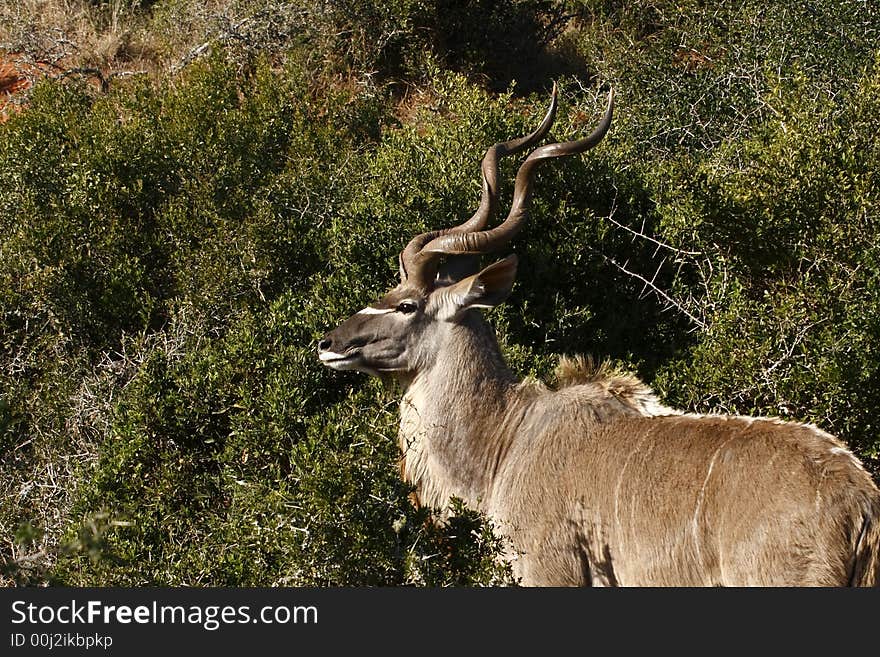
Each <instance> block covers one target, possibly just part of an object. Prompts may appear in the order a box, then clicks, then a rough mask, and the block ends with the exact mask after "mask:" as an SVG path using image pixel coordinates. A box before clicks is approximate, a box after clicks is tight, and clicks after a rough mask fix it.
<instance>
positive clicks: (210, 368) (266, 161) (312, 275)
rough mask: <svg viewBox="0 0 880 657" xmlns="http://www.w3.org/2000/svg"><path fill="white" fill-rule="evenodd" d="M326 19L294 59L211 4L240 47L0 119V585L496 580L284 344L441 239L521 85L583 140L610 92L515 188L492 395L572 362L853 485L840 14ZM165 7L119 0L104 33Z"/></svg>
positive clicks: (869, 32)
mask: <svg viewBox="0 0 880 657" xmlns="http://www.w3.org/2000/svg"><path fill="white" fill-rule="evenodd" d="M148 4H149V6H148ZM326 5H327V7H328V8H329V11H328V12H327V15H326V16H323V17H322V19H321V20H322V21H326V22H325V23H316V22H312V23H309V25H308V28H306V27H303V28H302V29H300V28H299V27H297V25H299V24H298V23H297V22H296V20H299V18H302V16H305V15H306V14H303V13H302V12H307V11H312V10H314V7H313V6H312V5H308V4H306V3H271V2H267V1H265V2H264V1H261V2H237V3H229V4H228V6H225V5H224V11H225V13H223V16H226V17H227V18H230V17H235V16H251V17H252V18H253V20H251V22H248V23H245V24H242V25H241V26H240V30H239V33H237V34H239V36H240V37H242V38H241V39H238V44H237V45H236V44H233V43H231V41H235V40H236V39H231V38H225V39H221V38H219V37H217V40H216V42H215V45H218V46H220V45H224V44H225V46H226V49H225V50H224V49H223V48H215V49H214V53H213V54H212V55H202V54H200V56H198V57H193V58H192V59H191V61H189V60H188V63H187V64H186V65H185V66H183V67H182V68H181V69H180V70H179V71H178V72H176V73H175V74H173V75H172V74H168V75H167V76H166V77H161V78H159V79H158V80H154V79H152V78H149V77H148V76H133V77H131V78H129V79H118V80H115V81H114V82H113V83H112V84H111V85H110V88H109V91H108V92H107V93H99V92H97V91H96V90H95V89H93V88H91V87H87V86H85V85H82V84H79V83H77V81H76V79H75V78H66V79H65V80H63V81H54V82H53V81H46V82H44V83H42V84H40V85H37V87H35V89H34V90H33V92H32V94H31V96H30V97H29V107H28V108H27V110H26V111H23V112H21V113H19V114H17V115H15V116H13V117H11V118H10V120H8V121H7V122H6V123H3V124H2V125H0V463H2V473H3V476H2V478H0V526H2V527H3V528H4V529H5V528H8V529H9V534H10V535H11V540H7V541H4V542H3V544H2V547H0V557H2V559H3V561H4V563H5V567H4V572H5V573H6V576H7V578H8V580H9V581H18V582H23V583H42V582H55V583H60V584H75V585H95V584H97V585H100V584H129V585H137V584H228V585H245V584H248V585H262V584H294V585H296V584H300V585H303V584H306V585H334V584H337V585H338V584H345V585H365V584H370V585H372V584H427V585H447V584H475V583H477V584H491V583H499V582H507V581H509V579H510V573H509V572H508V571H507V570H506V568H504V567H503V566H500V565H498V563H497V560H496V557H497V556H498V555H499V554H500V553H501V551H502V550H503V545H502V543H501V542H500V541H499V540H498V539H497V538H496V537H495V536H494V535H493V533H492V527H491V525H490V523H488V522H487V520H486V519H485V518H483V517H481V516H480V515H479V514H475V513H473V512H470V511H467V510H465V509H463V508H461V507H460V506H459V507H458V514H457V515H456V516H455V517H454V519H453V520H452V521H451V522H450V523H448V524H446V525H433V524H431V523H429V522H426V520H427V518H428V513H429V511H428V510H424V509H422V510H417V509H415V508H413V507H412V505H411V504H410V503H409V501H408V499H407V495H408V493H409V492H410V491H409V490H408V488H407V486H406V485H405V484H403V483H402V482H401V481H400V478H399V476H398V472H397V458H398V453H397V446H396V437H395V436H396V418H397V409H396V401H395V400H396V398H397V391H396V390H394V389H393V388H392V387H389V388H386V387H384V386H383V384H381V383H380V382H378V381H374V380H367V379H366V377H362V376H360V375H340V374H336V373H332V372H329V371H327V370H326V369H324V368H323V367H321V366H320V364H319V363H318V362H317V360H316V358H315V357H314V353H313V351H314V348H313V345H314V342H315V340H316V339H317V338H318V337H319V336H320V335H322V333H323V332H324V331H325V330H326V329H327V328H328V327H331V326H333V325H334V324H335V323H336V322H338V321H339V320H340V319H342V318H344V317H345V316H347V315H348V314H349V313H350V312H351V311H352V310H353V309H355V308H359V307H362V306H363V305H364V304H366V303H368V302H369V301H371V300H372V299H373V298H374V297H375V296H376V295H378V294H379V293H380V292H381V291H383V290H384V289H386V288H387V287H389V286H390V285H392V284H393V282H394V278H395V273H396V268H397V263H396V255H397V252H398V251H399V250H400V249H401V248H402V246H403V245H404V244H405V243H406V240H407V239H408V238H409V237H410V236H411V235H412V234H413V233H415V232H420V231H422V230H425V229H427V228H433V227H437V226H443V225H449V224H451V223H453V222H454V221H456V220H460V219H461V218H463V217H465V216H467V215H468V214H469V213H470V212H471V211H472V210H473V208H474V206H475V205H476V203H477V200H478V198H479V177H478V175H479V174H478V172H479V160H480V157H481V156H482V153H483V152H484V150H485V148H486V147H487V146H488V145H490V144H491V143H493V142H495V141H499V140H503V139H507V138H509V137H510V136H512V135H516V134H522V133H524V132H526V131H528V130H530V129H531V127H533V126H534V125H535V123H536V122H537V121H538V120H539V118H540V116H541V115H542V113H543V111H544V107H545V104H546V102H547V98H546V94H543V93H540V94H536V95H529V94H527V93H525V92H526V91H528V90H529V89H531V88H537V89H541V88H545V87H546V86H547V84H546V83H547V81H548V80H549V78H550V76H551V74H552V75H557V76H559V80H560V83H561V100H562V102H561V111H560V116H559V118H558V120H557V125H556V127H555V128H554V131H553V137H554V138H556V139H565V138H569V137H572V136H575V135H577V134H582V133H583V132H585V131H586V130H589V129H591V128H592V124H593V123H594V122H595V120H596V117H597V116H598V115H599V114H600V112H601V110H602V108H603V106H604V94H605V91H606V90H607V86H608V85H609V84H610V85H613V86H614V88H615V90H616V92H617V97H618V105H617V114H616V118H615V124H614V127H613V130H612V132H611V133H610V134H609V136H608V137H607V138H606V140H605V141H604V142H603V143H602V145H601V146H600V147H599V148H597V149H596V150H595V151H593V152H591V153H590V154H589V155H588V156H586V157H583V158H575V159H572V160H567V161H565V163H557V164H556V165H553V166H549V167H547V168H546V169H544V170H542V171H541V173H539V176H538V186H537V187H538V189H537V192H536V195H535V199H534V213H533V216H532V218H531V220H530V223H529V225H528V226H527V227H526V229H525V230H524V231H523V233H522V235H521V237H520V238H519V239H518V240H517V242H516V243H515V244H514V245H513V246H512V247H511V248H512V249H513V250H514V251H516V252H517V253H518V255H519V256H520V258H521V262H522V265H521V267H520V276H519V281H518V284H517V286H516V288H515V290H514V294H513V295H512V296H511V298H510V300H509V301H508V303H507V304H505V305H504V306H502V307H501V308H499V309H497V310H494V311H492V313H491V315H492V320H493V323H494V324H495V325H496V327H497V328H498V332H499V337H500V339H501V342H502V345H503V349H504V351H505V353H506V355H507V357H508V359H509V360H510V362H511V363H512V365H513V366H514V368H515V369H517V371H519V372H520V373H521V374H523V375H536V376H545V375H547V374H548V373H549V372H550V370H551V369H552V367H553V365H554V364H555V358H556V354H559V353H576V352H587V353H592V354H593V355H595V356H597V357H600V358H611V359H613V360H616V361H619V362H620V363H622V364H624V365H626V366H628V367H630V368H631V369H634V370H637V371H638V372H639V373H640V374H641V375H642V376H643V377H644V378H645V379H646V380H647V381H648V382H650V383H651V384H652V385H653V386H654V387H655V388H656V389H657V390H658V391H659V393H660V394H661V396H662V397H663V399H664V400H665V401H666V402H668V403H671V404H674V405H677V406H679V407H682V408H686V409H689V410H698V411H703V412H705V411H729V412H737V413H762V414H772V415H777V416H782V417H785V418H790V419H797V420H802V421H812V422H816V423H817V424H819V425H820V426H821V427H822V428H825V429H828V430H831V431H833V432H835V433H837V434H838V435H840V436H841V437H842V438H843V439H845V440H846V441H847V442H848V443H849V444H850V445H852V446H853V447H854V448H855V449H856V451H857V452H858V453H859V454H860V455H861V456H862V457H864V458H866V459H868V460H869V461H868V462H869V463H871V462H872V461H870V459H871V458H872V457H877V456H878V455H880V454H878V451H880V439H878V435H877V427H876V422H875V421H874V420H873V411H874V409H875V408H876V407H877V405H878V401H880V370H878V363H880V353H878V344H880V340H878V337H880V324H878V317H880V284H878V281H880V258H878V244H877V240H876V235H877V231H878V226H877V221H876V217H877V213H878V209H880V208H878V205H880V192H878V187H877V181H876V175H875V172H874V162H876V161H877V158H878V156H880V146H878V136H877V135H878V134H880V69H878V66H877V62H878V59H877V58H878V56H880V53H878V52H876V46H875V45H874V44H876V43H877V40H876V37H877V29H878V28H877V27H876V25H878V22H877V21H875V20H870V19H871V12H874V11H875V9H874V8H873V7H872V6H870V4H869V5H865V3H859V2H842V3H835V4H833V5H831V6H827V7H818V6H817V7H814V6H813V4H812V3H809V2H797V3H794V4H791V3H786V4H782V3H779V4H776V3H771V2H758V0H750V1H749V2H746V3H745V4H743V3H728V2H721V3H716V5H713V8H712V10H711V11H709V10H706V9H704V8H703V6H702V5H703V3H697V2H676V3H664V2H650V3H644V2H627V3H620V2H531V1H529V2H516V3H492V2H472V3H463V4H461V5H460V4H456V3H451V4H450V3H442V2H429V1H427V0H425V1H421V2H415V1H413V2H399V3H391V4H386V5H383V6H381V7H376V6H373V5H369V6H367V4H365V3H358V2H350V3H326ZM190 7H191V5H190V4H189V3H187V2H184V1H183V0H178V1H176V2H171V1H168V2H161V1H160V2H155V3H144V4H143V7H142V9H141V10H140V11H142V12H146V13H141V14H138V18H139V21H140V22H139V25H141V26H149V25H151V24H152V25H157V26H161V25H164V26H168V25H171V24H172V23H173V21H172V19H174V18H175V17H180V16H183V15H184V14H186V11H189V9H188V8H190ZM272 9H277V10H278V12H276V14H274V16H276V18H273V19H272V20H273V21H274V22H271V21H270V22H268V23H267V22H265V21H264V22H260V21H261V20H263V19H265V20H269V19H268V18H267V17H268V16H269V14H267V13H266V12H267V11H268V10H272ZM242 12H243V13H242ZM261 12H262V13H261ZM284 12H287V13H284ZM297 12H299V13H297ZM221 13H222V12H221ZM284 16H286V17H287V18H289V19H290V20H289V21H288V22H286V23H283V24H282V23H280V22H279V21H281V19H282V18H283V17H284ZM297 17H299V18H297ZM215 18H217V16H215ZM294 19H296V20H294ZM218 20H219V18H218ZM230 20H231V18H230ZM285 20H286V19H285ZM151 21H152V23H151ZM221 23H222V21H221ZM221 23H213V24H212V25H213V26H214V27H212V28H211V30H213V32H211V34H214V35H215V37H216V36H217V35H222V34H226V35H227V37H228V35H229V34H231V32H230V31H229V29H226V28H229V25H233V26H234V25H239V23H238V22H236V21H232V22H231V23H230V21H227V23H226V28H222V25H221ZM187 25H190V27H192V26H193V25H194V24H187ZM218 25H219V26H220V27H218ZM243 25H248V26H250V28H249V29H252V30H254V31H252V32H248V33H247V34H245V33H243V32H241V30H243V29H244V27H243ZM329 25H332V26H334V27H333V29H332V30H331V29H329V28H328V29H324V28H325V27H326V26H329ZM261 26H262V27H261ZM481 26H482V27H481ZM524 26H525V27H524ZM258 28H259V29H258ZM263 28H265V29H263ZM269 28H271V29H269ZM282 28H283V29H282ZM181 29H183V28H181ZM187 29H189V28H187ZM192 29H193V32H194V33H196V32H198V30H197V29H196V28H195V27H192ZM223 29H226V32H223ZM237 29H238V28H237ZM486 29H488V30H489V36H490V38H488V39H487V40H484V41H481V40H480V39H479V38H478V37H479V35H480V30H486ZM514 29H521V30H522V31H523V32H522V33H523V34H524V35H526V36H528V37H529V38H528V39H525V40H524V41H522V42H519V41H516V40H512V41H505V38H504V35H505V34H508V33H509V32H510V31H511V30H514ZM218 30H219V31H218ZM260 30H262V31H260ZM273 30H274V31H273ZM817 35H823V37H822V38H821V39H819V38H818V36H817ZM203 36H204V33H202V36H199V37H198V38H197V39H195V41H192V42H190V43H188V45H187V47H186V48H184V51H183V52H177V53H176V55H175V57H174V58H173V59H174V60H175V61H176V62H180V61H183V60H184V59H186V55H187V53H191V52H192V51H191V50H190V48H189V46H190V45H192V43H197V42H198V40H199V39H201V38H202V37H203ZM331 36H332V38H331ZM245 37H247V38H245ZM157 38H158V37H157ZM169 39H170V37H169ZM181 39H182V37H181ZM248 39H250V41H248ZM184 41H185V39H184ZM171 42H173V39H170V40H169V43H171ZM496 42H497V43H506V44H507V49H505V48H504V47H500V46H497V43H496ZM527 42H528V44H530V45H528V48H526V45H525V44H526V43H527ZM267 44H271V47H269V45H267ZM264 46H265V47H264ZM496 46H497V47H496ZM169 47H170V46H169ZM242 48H244V50H245V51H246V52H244V54H242V52H243V51H242ZM529 48H530V49H531V50H529ZM532 55H535V57H537V59H534V60H529V61H524V60H525V59H529V58H530V57H532ZM175 70H176V69H175ZM514 79H515V80H516V81H517V84H513V80H514ZM499 89H501V90H502V91H500V92H499ZM401 90H403V91H404V93H401ZM516 166H517V162H508V161H505V162H504V163H503V166H502V171H503V176H502V178H503V180H504V182H503V185H502V190H501V193H502V197H503V198H504V199H508V198H509V195H510V192H511V180H512V178H513V174H514V172H515V168H516Z"/></svg>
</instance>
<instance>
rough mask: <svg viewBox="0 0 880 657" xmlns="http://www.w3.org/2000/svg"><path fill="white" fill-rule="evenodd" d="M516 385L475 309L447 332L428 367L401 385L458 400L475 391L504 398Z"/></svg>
mask: <svg viewBox="0 0 880 657" xmlns="http://www.w3.org/2000/svg"><path fill="white" fill-rule="evenodd" d="M516 382H517V378H516V376H515V375H514V374H513V372H512V371H511V370H510V368H509V367H508V366H507V363H506V362H505V361H504V357H503V356H502V355H501V348H500V347H499V346H498V340H497V338H496V337H495V331H494V330H493V329H492V327H491V326H490V325H489V324H488V322H486V320H485V319H483V316H482V315H481V314H480V312H479V311H478V310H467V311H465V315H464V317H462V318H460V319H459V321H458V322H457V323H456V324H454V325H452V326H451V327H450V330H449V331H448V332H446V334H445V335H444V337H443V340H442V342H441V344H439V345H438V346H437V351H436V353H435V354H434V358H433V361H432V362H431V364H430V365H428V366H427V367H425V368H424V369H422V370H421V371H419V372H415V373H413V375H412V376H411V377H410V378H408V380H406V381H403V384H404V390H407V391H408V390H409V389H411V388H412V387H414V386H415V387H416V388H418V389H422V388H430V389H432V390H438V391H439V390H445V391H449V392H450V393H454V394H455V395H456V396H458V397H459V398H461V396H462V395H465V394H466V393H469V392H474V393H476V392H478V391H481V392H483V393H484V394H488V395H490V396H492V395H493V393H497V394H501V395H505V394H506V393H507V391H508V390H509V389H510V387H511V386H512V385H514V384H516ZM475 401H479V400H478V399H475ZM486 401H490V400H486Z"/></svg>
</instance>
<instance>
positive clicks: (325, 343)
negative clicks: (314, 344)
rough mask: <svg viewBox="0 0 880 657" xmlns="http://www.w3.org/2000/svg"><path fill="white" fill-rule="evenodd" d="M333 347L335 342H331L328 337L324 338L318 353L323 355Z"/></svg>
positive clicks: (319, 344)
mask: <svg viewBox="0 0 880 657" xmlns="http://www.w3.org/2000/svg"><path fill="white" fill-rule="evenodd" d="M332 346H333V340H331V339H330V338H328V337H327V336H324V337H323V338H321V340H320V341H319V342H318V353H321V352H323V351H330V347H332Z"/></svg>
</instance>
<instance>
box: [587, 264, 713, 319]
mask: <svg viewBox="0 0 880 657" xmlns="http://www.w3.org/2000/svg"><path fill="white" fill-rule="evenodd" d="M602 257H603V258H604V259H605V260H606V261H607V262H610V263H611V264H612V265H614V266H615V267H617V268H618V269H619V270H620V271H622V272H623V273H624V274H626V275H627V276H631V277H632V278H635V279H637V280H639V281H641V282H642V283H643V284H644V285H645V288H650V289H651V291H652V292H654V293H655V294H656V295H657V296H659V297H660V298H662V299H663V300H664V301H665V302H666V303H668V304H669V306H670V307H672V308H674V309H675V310H677V311H678V312H680V313H681V314H682V315H684V316H685V317H687V318H688V319H689V320H691V322H693V323H694V324H695V325H696V326H697V327H698V328H700V329H702V330H704V331H705V330H706V328H707V325H706V323H705V322H704V321H703V320H701V319H699V318H698V317H696V316H695V315H694V314H693V313H691V312H689V311H688V310H687V308H685V307H684V305H682V304H681V303H679V302H678V301H676V300H675V299H673V298H672V297H671V296H669V295H668V294H667V293H666V292H665V291H663V290H662V289H660V288H659V287H657V285H656V284H655V283H654V281H653V280H648V279H647V278H645V277H644V276H642V275H641V274H637V273H636V272H634V271H630V270H629V269H627V268H626V265H621V264H620V263H618V262H617V261H616V260H614V258H611V257H609V256H607V255H605V254H604V253H603V254H602ZM662 266H663V263H660V267H662ZM660 267H658V268H657V272H656V273H655V274H654V279H656V278H657V274H658V273H659V271H660Z"/></svg>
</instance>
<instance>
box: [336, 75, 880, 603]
mask: <svg viewBox="0 0 880 657" xmlns="http://www.w3.org/2000/svg"><path fill="white" fill-rule="evenodd" d="M556 102H557V99H556V89H555V86H554V91H553V95H552V99H551V103H550V109H549V110H548V112H547V115H546V116H545V118H544V120H543V121H542V122H541V125H540V126H539V127H538V128H537V129H536V130H535V131H534V132H533V133H531V134H529V135H526V136H525V137H520V138H518V139H513V140H510V141H507V142H502V143H498V144H495V145H493V146H491V147H490V148H489V149H488V150H487V152H486V155H485V156H484V158H483V162H482V173H483V195H482V199H481V201H480V205H479V207H478V209H477V211H476V212H475V214H474V215H473V216H472V217H471V218H470V219H468V220H467V221H465V222H463V223H461V224H459V225H457V226H453V227H451V228H446V229H441V230H433V231H429V232H427V233H422V234H420V235H417V236H415V237H413V238H412V239H411V240H410V242H409V243H408V244H407V245H406V247H405V248H404V249H403V251H402V252H401V254H400V278H401V282H400V284H399V285H398V286H397V287H396V288H394V289H393V290H391V291H390V292H389V293H388V294H386V295H385V296H384V297H383V298H381V299H380V300H379V301H377V302H376V303H374V304H372V305H371V306H368V307H367V308H364V309H363V310H361V311H359V312H358V313H356V314H355V315H353V316H352V317H350V318H349V319H348V320H346V321H345V322H343V323H342V324H341V325H340V326H339V327H337V328H336V329H334V330H333V331H330V332H329V333H328V334H327V335H325V336H324V338H323V339H322V340H321V341H320V343H319V345H318V354H319V358H320V359H321V361H322V362H324V363H325V364H326V365H327V366H328V367H332V368H334V369H337V370H358V371H362V372H367V373H370V374H373V375H380V376H391V377H394V378H396V379H397V380H399V381H400V383H401V384H402V386H403V389H404V394H403V398H402V400H401V406H400V412H401V423H400V431H399V439H400V447H401V451H402V467H401V472H402V473H403V475H404V477H405V478H406V479H407V480H408V481H410V482H411V483H412V484H413V485H414V486H415V488H416V493H417V495H418V496H419V497H420V498H421V500H422V501H423V502H424V503H425V504H428V505H430V506H432V507H443V506H444V505H446V504H448V501H449V498H450V496H456V497H459V498H461V499H463V500H464V501H465V503H467V504H468V505H470V506H472V507H474V508H477V509H479V510H482V511H484V512H485V513H487V514H488V515H489V516H490V517H491V518H492V519H493V520H494V521H495V523H496V526H497V527H498V529H499V530H500V532H501V533H502V534H504V535H505V536H507V537H508V538H509V539H510V543H511V550H510V552H509V554H507V555H506V557H507V558H508V559H509V560H510V561H511V563H512V564H513V568H514V572H515V574H516V575H517V576H518V577H519V578H520V581H521V582H522V583H523V584H527V585H606V586H609V585H654V586H656V585H687V586H695V585H734V586H742V585H755V584H757V585H788V586H791V585H874V586H878V585H880V491H878V489H877V486H876V484H875V483H874V482H873V481H872V480H871V477H870V475H869V474H868V473H867V472H866V471H865V469H864V468H863V467H862V465H861V463H860V462H859V461H858V459H856V458H855V456H853V454H852V453H851V452H850V451H849V450H848V449H847V448H846V446H845V445H844V444H843V443H842V442H840V441H839V440H837V439H836V438H834V437H833V436H831V435H830V434H827V433H825V432H824V431H821V430H820V429H818V428H817V427H814V426H812V425H807V424H800V423H796V422H785V421H782V420H779V419H777V418H758V417H746V416H727V415H698V414H694V413H684V412H681V411H677V410H675V409H672V408H669V407H666V406H664V405H663V404H661V403H660V402H659V400H658V399H657V397H656V396H655V395H654V393H653V392H652V391H651V389H650V388H649V387H648V386H647V385H645V384H644V383H643V382H642V381H640V380H639V379H638V378H636V377H635V376H633V375H631V374H627V373H624V372H620V371H617V370H616V369H614V368H613V367H611V366H610V365H608V364H607V363H600V364H597V363H596V362H594V361H593V360H592V359H590V358H588V357H583V356H575V357H562V358H561V359H560V362H559V365H558V367H557V368H556V372H555V377H554V380H553V381H551V383H550V385H547V384H545V383H542V382H540V381H535V380H530V379H527V380H525V381H520V380H518V379H517V377H516V376H514V374H513V373H512V372H511V371H510V369H509V368H508V367H507V365H506V364H505V363H504V359H503V358H502V356H501V351H500V348H499V346H498V343H497V340H496V339H495V336H494V333H493V331H492V329H491V327H490V326H489V325H488V323H487V322H486V321H485V319H484V318H483V317H482V315H481V314H480V312H479V310H478V309H479V308H484V307H491V306H494V305H497V304H499V303H501V302H503V301H504V299H505V298H506V297H507V295H508V294H509V292H510V289H511V287H512V286H513V281H514V278H515V274H516V266H517V261H516V257H515V256H508V257H507V258H504V259H502V260H500V261H497V262H495V263H493V264H491V265H489V266H487V267H485V268H484V269H482V270H480V269H479V257H480V256H481V255H483V254H488V253H491V252H494V251H498V250H500V249H502V248H505V247H506V246H507V245H508V244H509V243H510V241H511V240H512V239H513V237H515V236H516V234H517V233H518V232H519V230H520V228H521V227H522V225H523V224H524V222H525V220H526V218H527V216H528V210H529V199H530V197H531V193H532V187H533V182H534V178H535V172H536V170H537V167H538V166H539V165H540V164H541V163H543V162H546V161H548V160H551V159H554V158H558V157H564V156H570V155H574V154H577V153H582V152H584V151H586V150H589V149H591V148H593V147H594V146H596V145H597V144H598V143H599V142H600V141H601V140H602V138H603V137H604V136H605V133H606V132H607V131H608V129H609V127H610V125H611V119H612V113H613V94H611V95H610V96H609V102H608V108H607V110H606V112H605V115H604V117H603V118H602V120H601V121H600V123H599V126H598V127H597V128H596V130H594V131H593V133H592V134H590V135H589V136H587V137H585V138H583V139H579V140H574V141H569V142H565V143H552V144H547V145H544V146H541V147H538V148H535V150H533V151H532V152H531V153H530V154H529V155H528V156H527V157H526V158H525V161H524V162H523V163H522V165H521V166H520V168H519V170H518V172H517V175H516V181H515V186H514V193H513V201H512V205H511V208H510V211H509V213H508V215H507V218H506V219H504V220H503V221H502V222H501V223H500V224H499V225H497V226H495V227H494V228H487V227H486V226H487V224H488V222H489V219H490V218H491V217H492V215H493V214H494V212H495V210H496V208H497V204H498V198H497V189H498V160H499V159H500V158H502V157H506V156H510V155H513V154H515V153H518V152H520V151H522V150H524V149H526V148H530V147H532V146H534V145H536V144H537V143H538V142H539V141H540V140H542V139H543V138H544V136H546V134H547V132H548V130H549V128H550V126H551V124H552V122H553V119H554V116H555V111H556Z"/></svg>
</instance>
